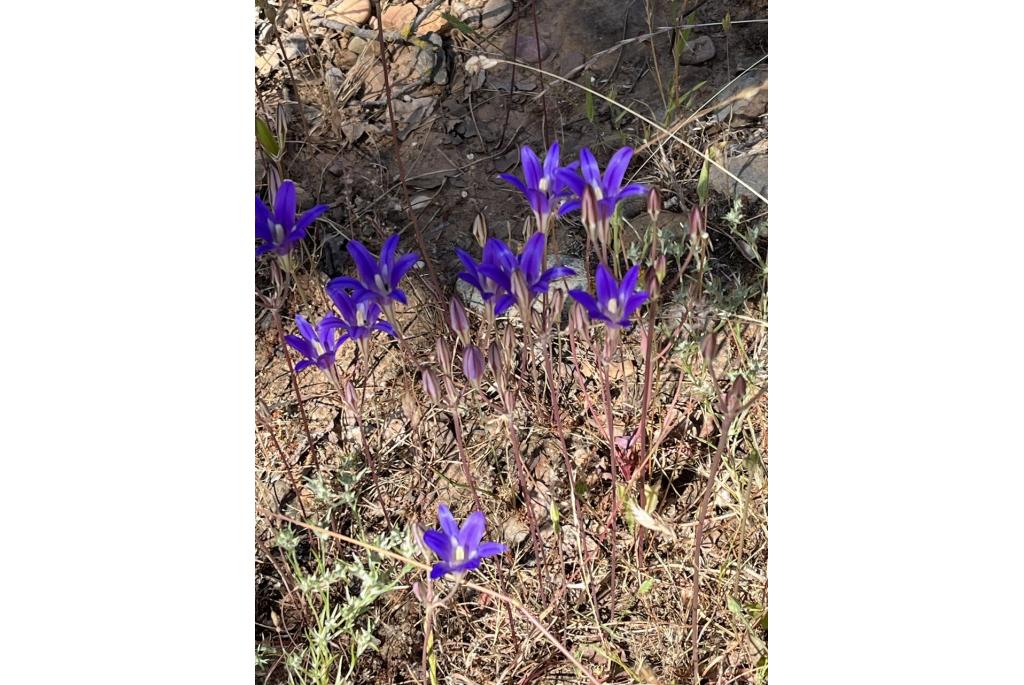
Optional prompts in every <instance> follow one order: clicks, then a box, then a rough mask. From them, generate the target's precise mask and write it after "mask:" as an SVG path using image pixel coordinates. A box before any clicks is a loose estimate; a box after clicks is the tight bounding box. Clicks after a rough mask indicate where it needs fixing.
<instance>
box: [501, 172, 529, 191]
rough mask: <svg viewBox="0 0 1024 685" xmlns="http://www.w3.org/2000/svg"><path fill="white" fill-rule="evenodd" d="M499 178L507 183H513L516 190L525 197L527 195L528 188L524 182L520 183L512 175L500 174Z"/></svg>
mask: <svg viewBox="0 0 1024 685" xmlns="http://www.w3.org/2000/svg"><path fill="white" fill-rule="evenodd" d="M498 178H500V179H501V180H503V181H505V182H506V183H511V184H512V185H514V186H515V187H516V190H518V191H519V192H520V193H522V194H523V195H525V194H526V186H525V185H523V182H522V181H520V180H519V179H518V178H516V177H515V176H513V175H512V174H498Z"/></svg>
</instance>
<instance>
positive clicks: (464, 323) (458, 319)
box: [448, 297, 469, 345]
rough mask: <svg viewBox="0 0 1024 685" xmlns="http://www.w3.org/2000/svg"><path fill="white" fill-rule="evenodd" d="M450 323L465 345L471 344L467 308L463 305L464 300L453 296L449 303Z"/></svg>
mask: <svg viewBox="0 0 1024 685" xmlns="http://www.w3.org/2000/svg"><path fill="white" fill-rule="evenodd" d="M448 324H449V325H450V326H451V327H452V331H453V332H454V333H455V335H457V336H459V340H461V341H462V344H463V345H468V344H469V318H468V317H467V316H466V308H465V307H463V306H462V300H460V299H459V298H458V297H453V298H452V300H451V302H450V303H449V304H448Z"/></svg>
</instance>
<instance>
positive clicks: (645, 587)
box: [638, 578, 654, 595]
mask: <svg viewBox="0 0 1024 685" xmlns="http://www.w3.org/2000/svg"><path fill="white" fill-rule="evenodd" d="M653 587H654V578H648V579H647V580H645V581H644V582H642V583H640V589H639V590H638V592H639V593H640V594H641V595H646V594H647V593H648V592H650V591H651V588H653Z"/></svg>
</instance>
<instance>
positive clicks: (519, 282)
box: [512, 269, 530, 318]
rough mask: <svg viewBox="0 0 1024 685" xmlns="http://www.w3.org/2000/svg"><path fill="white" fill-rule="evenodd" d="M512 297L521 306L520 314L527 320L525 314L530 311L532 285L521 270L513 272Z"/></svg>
mask: <svg viewBox="0 0 1024 685" xmlns="http://www.w3.org/2000/svg"><path fill="white" fill-rule="evenodd" d="M512 295H513V296H514V297H515V298H516V304H517V305H518V306H519V314H520V316H523V317H524V318H525V314H524V312H529V311H530V309H529V308H530V285H529V284H528V283H527V282H526V275H525V274H523V272H522V270H521V269H516V270H515V271H513V272H512Z"/></svg>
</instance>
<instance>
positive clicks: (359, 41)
mask: <svg viewBox="0 0 1024 685" xmlns="http://www.w3.org/2000/svg"><path fill="white" fill-rule="evenodd" d="M365 47H366V39H365V38H360V37H359V36H352V38H351V40H349V42H348V49H349V50H350V51H351V52H354V53H356V54H357V55H358V54H361V53H362V52H363V49H364V48H365Z"/></svg>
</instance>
